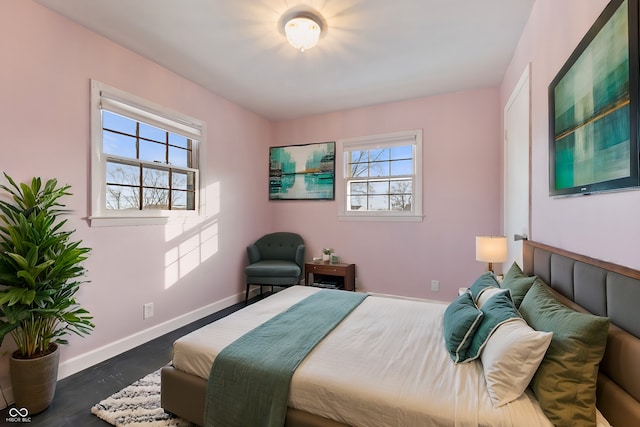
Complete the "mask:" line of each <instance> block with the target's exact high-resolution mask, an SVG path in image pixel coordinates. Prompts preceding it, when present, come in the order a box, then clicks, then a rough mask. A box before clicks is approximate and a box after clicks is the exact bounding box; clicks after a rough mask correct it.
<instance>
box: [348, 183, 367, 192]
mask: <svg viewBox="0 0 640 427" xmlns="http://www.w3.org/2000/svg"><path fill="white" fill-rule="evenodd" d="M349 186H350V193H351V194H352V195H357V194H367V183H366V182H350V183H349Z"/></svg>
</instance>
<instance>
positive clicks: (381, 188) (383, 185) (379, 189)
mask: <svg viewBox="0 0 640 427" xmlns="http://www.w3.org/2000/svg"><path fill="white" fill-rule="evenodd" d="M369 194H389V181H382V182H380V181H378V182H370V183H369Z"/></svg>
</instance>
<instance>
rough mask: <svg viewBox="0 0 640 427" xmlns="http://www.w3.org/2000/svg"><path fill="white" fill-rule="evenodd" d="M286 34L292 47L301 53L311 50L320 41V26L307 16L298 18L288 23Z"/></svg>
mask: <svg viewBox="0 0 640 427" xmlns="http://www.w3.org/2000/svg"><path fill="white" fill-rule="evenodd" d="M284 32H285V34H286V35H287V40H288V41H289V44H291V46H293V47H295V48H296V49H298V50H299V51H300V52H304V51H305V50H308V49H311V48H312V47H314V46H315V45H316V44H318V40H319V39H320V32H321V28H320V24H318V23H317V22H316V21H314V20H313V19H311V18H308V17H306V16H297V17H295V18H293V19H290V20H289V21H287V23H286V24H285V26H284Z"/></svg>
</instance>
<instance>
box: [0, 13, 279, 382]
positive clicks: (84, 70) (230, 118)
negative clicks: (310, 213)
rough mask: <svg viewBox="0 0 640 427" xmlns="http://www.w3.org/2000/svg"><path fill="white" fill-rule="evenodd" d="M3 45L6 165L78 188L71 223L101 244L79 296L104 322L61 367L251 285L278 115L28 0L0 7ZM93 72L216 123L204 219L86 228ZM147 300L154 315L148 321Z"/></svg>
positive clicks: (1, 117)
mask: <svg viewBox="0 0 640 427" xmlns="http://www.w3.org/2000/svg"><path fill="white" fill-rule="evenodd" d="M0 51H1V52H2V67H0V94H2V95H1V96H0V121H1V123H0V128H1V129H2V133H3V135H2V139H1V140H0V147H1V150H0V153H1V154H0V171H6V172H7V173H9V174H10V175H11V176H13V178H15V179H16V180H18V181H24V180H28V179H30V178H31V177H32V176H42V177H43V178H44V179H47V178H50V177H57V178H58V179H59V181H60V182H61V183H68V184H70V185H71V186H72V191H73V193H74V196H73V197H72V198H67V200H66V203H67V204H68V206H69V207H70V208H72V209H73V210H74V211H75V213H74V214H73V216H72V217H71V218H70V226H71V227H73V228H75V229H76V230H77V237H78V238H80V239H82V240H83V241H84V243H85V244H86V245H87V246H89V247H91V248H93V252H92V254H91V257H90V259H89V260H88V261H87V262H86V267H87V269H88V271H89V277H88V279H89V280H90V281H91V283H90V284H89V285H88V286H86V287H85V288H84V289H81V291H80V293H79V295H78V299H79V301H80V302H81V303H82V305H83V306H84V307H85V308H87V309H88V310H89V311H90V312H91V313H92V314H93V315H94V321H95V324H96V328H95V331H94V332H93V334H91V335H90V336H89V337H87V338H77V337H75V336H72V337H70V343H71V345H69V346H65V347H64V348H63V349H62V353H61V362H62V363H64V362H65V361H68V360H70V359H71V358H73V357H75V356H79V355H82V354H86V353H87V352H90V351H92V350H96V349H98V348H101V347H102V346H105V345H108V344H111V343H113V342H116V341H118V340H121V339H124V338H126V337H129V336H132V335H134V334H137V333H139V332H141V331H144V330H147V329H149V328H152V327H153V326H156V325H160V324H162V323H163V322H166V321H169V320H171V319H174V318H176V317H178V316H181V315H184V314H186V313H189V312H192V311H194V310H196V309H199V308H201V307H203V306H206V305H208V304H212V303H215V302H217V301H220V300H222V299H224V298H227V297H230V296H234V295H236V294H238V293H240V292H242V291H243V290H244V286H243V277H242V267H243V266H244V263H245V258H246V255H245V253H246V252H245V245H246V244H247V242H249V241H252V240H254V239H255V238H256V237H257V236H259V235H260V234H261V233H262V232H263V231H264V230H265V229H267V228H268V227H269V218H268V217H267V216H265V215H260V214H258V215H256V212H264V211H265V210H266V209H267V207H268V205H267V200H266V196H265V194H264V190H265V188H264V187H262V186H257V185H255V183H256V182H262V181H264V173H265V167H264V165H265V160H264V159H265V158H266V157H267V155H268V152H267V146H268V144H269V141H271V139H272V124H271V123H270V122H268V121H267V120H265V119H262V118H260V117H258V116H257V115H255V114H253V113H251V112H249V111H247V110H244V109H242V108H240V107H238V106H237V105H235V104H232V103H230V102H228V101H226V100H224V99H222V98H220V97H219V96H216V95H214V94H212V93H210V92H208V91H206V90H204V89H203V88H201V87H199V86H197V85H195V84H194V83H191V82H189V81H187V80H185V79H183V78H181V77H180V76H178V75H176V74H174V73H172V72H169V71H168V70H166V69H164V68H162V67H160V66H159V65H157V64H155V63H153V62H151V61H149V60H147V59H145V58H143V57H141V56H139V55H137V54H134V53H133V52H131V51H129V50H126V49H124V48H122V47H121V46H119V45H117V44H115V43H113V42H111V41H109V40H107V39H105V38H102V37H100V36H98V35H97V34H95V33H92V32H89V31H88V30H86V29H85V28H83V27H81V26H78V25H76V24H74V23H72V22H71V21H68V20H67V19H65V18H63V17H61V16H59V15H57V14H55V13H53V12H51V11H49V10H48V9H45V8H43V7H41V6H39V5H37V4H36V3H34V2H31V1H22V0H7V1H2V2H1V3H0ZM90 79H96V80H99V81H101V82H103V83H106V84H109V85H111V86H114V87H117V88H119V89H122V90H125V91H128V92H130V93H132V94H134V95H137V96H140V97H143V98H146V99H148V100H150V101H153V102H156V103H158V104H161V105H164V106H166V107H169V108H171V109H174V110H177V111H181V112H183V113H186V114H188V115H191V116H193V117H196V118H198V119H200V120H202V121H204V122H206V123H207V132H208V140H207V142H206V148H205V157H204V158H203V159H202V165H201V166H202V169H203V172H204V178H205V185H206V188H207V190H206V197H207V213H208V216H207V217H206V218H203V219H202V220H201V221H199V222H195V223H190V224H187V225H184V224H183V225H178V224H173V225H167V226H142V227H109V228H90V227H89V225H88V223H87V221H86V217H87V216H88V214H89V206H90V198H89V197H90V194H89V193H90V178H89V177H90V170H89V165H90V154H89V153H90V151H89V150H90V132H89V96H90ZM247 153H251V155H247ZM2 179H4V178H2ZM148 302H153V303H154V304H155V315H154V317H152V318H150V319H147V320H143V319H142V312H143V311H142V307H143V304H144V303H148ZM6 348H7V343H5V346H4V347H3V350H5V349H6ZM6 360H7V359H6V357H3V358H2V359H1V363H2V364H3V366H6V365H4V364H5V363H6ZM4 374H6V370H5V369H2V367H0V382H1V381H2V377H3V376H5V375H4Z"/></svg>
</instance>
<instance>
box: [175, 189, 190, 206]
mask: <svg viewBox="0 0 640 427" xmlns="http://www.w3.org/2000/svg"><path fill="white" fill-rule="evenodd" d="M171 209H180V210H187V209H194V197H193V193H192V192H187V191H179V190H173V191H172V192H171Z"/></svg>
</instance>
